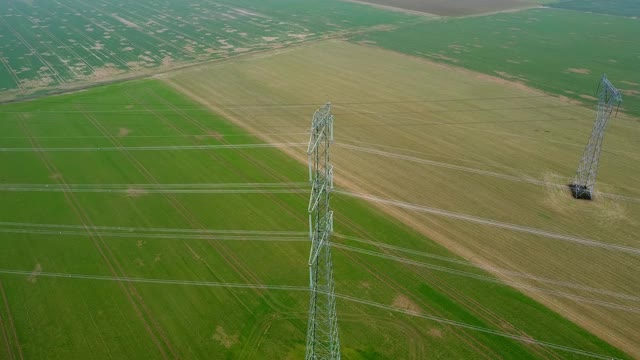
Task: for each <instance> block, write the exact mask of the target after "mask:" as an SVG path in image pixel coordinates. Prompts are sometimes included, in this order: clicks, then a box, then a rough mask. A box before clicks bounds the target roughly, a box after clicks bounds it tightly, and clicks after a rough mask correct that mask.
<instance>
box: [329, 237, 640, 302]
mask: <svg viewBox="0 0 640 360" xmlns="http://www.w3.org/2000/svg"><path fill="white" fill-rule="evenodd" d="M332 236H333V237H335V238H339V239H346V240H350V241H355V242H359V243H363V244H369V245H372V246H376V247H380V248H386V249H391V250H395V251H400V252H404V253H408V254H413V255H417V256H423V257H426V258H430V259H435V260H440V261H445V262H449V263H453V264H459V265H463V266H469V267H474V268H478V269H481V270H486V271H490V272H494V273H499V274H504V275H507V276H512V277H518V278H524V279H531V280H535V281H540V282H544V283H549V284H553V285H559V286H563V287H568V288H573V289H578V290H584V291H588V292H593V293H598V294H603V295H607V296H612V297H616V298H620V299H625V300H632V301H640V297H638V296H633V295H629V294H624V293H619V292H615V291H610V290H605V289H599V288H594V287H591V286H586V285H581V284H576V283H572V282H568V281H562V280H555V279H549V278H546V277H542V276H538V275H533V274H527V273H522V272H517V271H511V270H506V269H501V268H497V267H493V266H487V265H476V264H474V263H471V262H469V261H466V260H460V259H454V258H451V257H445V256H440V255H435V254H430V253H426V252H423V251H418V250H413V249H407V248H403V247H399V246H395V245H389V244H386V243H383V242H378V241H372V240H367V239H360V238H357V237H354V236H348V235H343V234H339V233H334V234H332ZM334 244H335V243H334ZM345 247H346V246H345ZM359 250H361V249H358V251H359ZM372 255H373V254H372ZM378 255H387V254H383V253H376V254H375V256H378ZM394 258H397V259H398V260H399V261H400V260H401V261H404V260H410V261H413V260H411V259H407V258H403V257H399V256H394ZM391 260H394V259H391Z"/></svg>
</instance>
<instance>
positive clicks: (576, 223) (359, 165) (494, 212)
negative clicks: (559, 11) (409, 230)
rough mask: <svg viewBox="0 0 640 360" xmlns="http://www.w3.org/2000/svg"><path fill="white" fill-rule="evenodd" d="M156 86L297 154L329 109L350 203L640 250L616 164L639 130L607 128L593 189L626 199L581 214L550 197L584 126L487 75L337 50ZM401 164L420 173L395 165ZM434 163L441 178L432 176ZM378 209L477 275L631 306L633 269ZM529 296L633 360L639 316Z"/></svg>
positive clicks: (356, 49) (639, 351) (580, 117)
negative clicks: (325, 106) (358, 200)
mask: <svg viewBox="0 0 640 360" xmlns="http://www.w3.org/2000/svg"><path fill="white" fill-rule="evenodd" d="M238 79H242V80H241V81H239V80H238ZM165 80H166V81H167V82H168V83H169V84H171V85H172V86H174V87H175V88H177V89H178V90H181V91H183V92H184V93H185V94H187V95H190V96H192V97H193V98H194V99H196V100H198V101H200V102H202V103H204V104H205V105H207V106H209V107H210V108H211V109H213V110H214V111H216V112H218V113H220V114H222V115H224V116H226V117H228V118H229V119H230V120H233V121H235V122H236V123H239V124H241V125H242V126H243V127H244V128H245V129H247V130H249V131H250V132H252V133H254V134H259V133H260V132H263V133H268V134H272V135H268V136H262V138H263V139H264V140H266V141H271V142H285V141H304V140H305V138H306V136H304V135H300V133H301V132H303V131H305V130H307V128H308V126H309V125H308V124H309V119H310V116H311V114H312V113H313V111H314V110H315V108H317V107H318V106H319V105H320V104H322V103H324V102H325V101H327V100H331V101H332V102H333V109H334V114H335V115H336V125H335V131H336V144H335V146H334V148H333V154H334V156H333V161H334V164H335V173H336V176H337V182H338V185H339V186H341V187H344V188H348V189H350V190H352V191H361V192H366V193H369V194H373V195H376V196H380V197H385V198H391V199H396V200H400V201H404V202H409V203H414V204H421V205H425V206H431V207H435V208H439V209H442V210H446V211H453V212H457V213H463V214H467V215H471V216H476V217H480V218H484V219H491V220H493V221H499V222H503V223H507V224H512V225H516V226H526V227H530V228H534V229H540V230H541V231H546V232H553V233H556V234H565V235H568V236H575V237H581V238H587V239H591V240H594V241H598V242H602V243H608V244H611V245H614V246H620V247H630V248H638V247H639V245H638V240H637V237H636V234H637V233H638V230H640V223H639V222H638V220H637V219H640V204H639V203H638V202H636V201H635V200H634V199H640V189H638V188H637V187H636V185H635V184H634V179H635V178H637V177H638V176H640V174H639V173H638V170H637V168H634V167H632V166H628V165H627V164H629V163H635V162H637V161H638V159H640V152H639V151H638V150H637V149H636V148H634V144H635V142H634V139H635V138H637V136H638V135H639V134H638V132H640V130H638V129H637V126H633V123H632V121H630V119H626V118H624V117H620V118H618V119H617V120H616V121H615V122H612V126H611V128H610V129H609V130H608V134H607V139H606V141H605V142H606V145H605V152H604V153H603V155H602V163H601V171H600V178H599V181H600V183H599V190H601V191H603V192H606V193H610V194H614V195H615V194H617V195H622V196H624V197H625V198H626V199H625V198H609V197H605V196H601V197H598V198H597V200H596V201H594V202H581V201H575V200H573V199H572V198H571V197H570V195H569V193H568V191H567V190H566V189H563V188H562V187H561V185H562V184H566V183H568V182H569V181H570V178H571V177H572V176H573V173H574V171H575V166H576V165H577V161H578V159H579V157H580V154H581V153H582V147H583V144H584V142H585V141H586V138H587V137H588V135H589V133H590V127H591V124H592V122H593V118H594V116H595V115H594V112H593V111H592V110H591V109H590V108H588V107H583V106H580V105H579V104H576V103H575V102H568V101H566V100H564V99H559V98H556V97H551V96H548V95H546V94H544V93H541V92H539V91H535V90H532V89H529V88H527V87H526V86H523V84H510V83H508V82H505V81H501V82H496V81H492V79H488V78H487V77H486V75H478V74H475V73H472V72H469V71H465V70H461V69H456V68H451V67H447V66H442V65H437V64H433V63H430V62H427V61H424V60H421V59H416V58H412V57H409V56H405V55H399V54H395V53H391V52H387V51H383V50H379V49H375V48H368V47H363V46H356V45H351V44H346V43H342V42H326V43H321V44H314V45H310V46H307V47H303V48H299V49H296V50H292V51H289V52H286V53H281V54H277V55H274V56H271V57H256V58H250V57H249V58H246V59H243V60H240V61H238V62H236V63H230V64H220V65H212V66H210V67H206V68H202V69H192V70H188V71H184V72H182V73H179V74H174V75H171V76H169V77H168V78H166V79H165ZM290 134H297V135H290ZM341 145H342V146H341ZM354 147H360V148H365V149H369V150H374V151H375V152H373V153H371V152H363V151H358V150H356V149H354ZM384 153H388V154H391V156H384V155H381V154H384ZM406 157H412V158H418V159H423V160H425V161H424V162H416V161H406ZM300 160H301V161H305V159H300ZM435 162H437V163H440V164H448V165H450V166H448V167H446V166H433V163H435ZM459 168H468V169H469V168H470V169H475V170H477V172H469V171H460V170H459ZM487 173H494V174H502V175H504V176H503V177H496V176H487ZM514 179H522V180H523V181H514ZM557 185H560V187H559V186H557ZM376 206H378V207H380V208H382V209H384V210H385V211H387V212H388V213H389V214H391V215H393V216H395V217H396V218H399V219H401V220H402V221H403V222H405V223H406V224H409V225H411V226H412V227H414V228H416V229H417V230H419V231H421V232H423V233H424V234H426V235H428V236H429V237H431V238H432V239H434V240H436V241H438V242H439V243H440V244H443V245H444V246H446V247H448V248H449V249H450V250H452V251H454V252H456V253H457V254H459V255H461V256H463V257H465V258H467V259H469V260H471V261H473V262H474V263H476V264H482V265H485V266H495V267H499V268H503V269H509V270H512V271H518V272H523V273H527V274H532V275H535V276H541V277H546V278H550V279H555V280H558V281H560V282H563V281H571V282H573V283H578V284H581V285H584V286H588V287H591V288H596V289H600V290H605V291H609V292H615V293H618V294H630V295H634V294H640V285H639V284H638V282H637V281H636V279H637V277H638V275H640V270H639V269H638V267H637V263H638V260H639V256H637V255H634V254H630V253H625V252H620V251H614V250H610V249H602V248H594V247H589V246H584V245H583V244H578V243H569V242H563V241H558V239H557V238H555V239H554V238H552V237H548V236H541V235H539V234H533V233H521V232H514V231H512V230H509V229H506V228H496V227H492V226H488V225H486V224H474V223H469V222H464V221H460V220H457V219H450V218H444V217H438V216H434V215H432V214H426V213H421V212H417V211H412V210H407V209H401V208H397V207H394V206H391V205H385V204H377V205H376ZM495 275H496V276H498V277H500V278H502V279H504V280H510V277H509V276H505V275H504V274H499V273H496V274H495ZM520 280H521V279H520ZM527 283H528V284H530V285H532V286H538V287H542V288H547V289H549V290H558V291H564V292H568V293H570V294H573V295H574V296H576V297H584V298H589V299H596V300H598V301H606V302H611V303H614V304H619V305H620V306H627V307H633V308H637V307H638V303H637V301H636V300H633V299H628V298H627V299H621V298H619V297H618V298H615V297H611V296H610V295H606V294H604V293H597V294H596V293H592V292H590V291H587V290H580V289H575V288H574V289H566V288H564V287H563V286H562V285H559V284H558V285H550V284H548V283H541V282H539V281H536V280H533V279H529V280H527ZM527 293H528V295H530V296H531V297H533V298H535V299H537V300H538V301H541V302H542V303H544V304H545V305H547V306H548V307H550V308H552V309H554V310H556V311H558V312H560V313H561V314H562V315H564V316H565V317H567V318H569V319H571V320H572V321H575V322H577V323H578V324H580V325H582V326H584V327H585V328H587V329H588V330H590V331H592V332H593V333H595V334H597V335H598V336H600V337H602V338H603V339H605V340H607V341H609V342H611V343H612V344H614V345H616V346H618V347H620V348H621V349H623V350H625V351H627V352H629V353H630V354H632V355H640V347H638V344H640V334H638V333H637V332H636V331H634V329H637V328H638V326H640V315H639V314H638V313H633V312H631V313H630V312H626V311H621V310H618V309H612V308H607V307H602V306H599V305H597V304H594V303H588V302H580V301H575V299H568V298H560V297H556V296H553V295H549V294H547V293H540V292H532V291H527Z"/></svg>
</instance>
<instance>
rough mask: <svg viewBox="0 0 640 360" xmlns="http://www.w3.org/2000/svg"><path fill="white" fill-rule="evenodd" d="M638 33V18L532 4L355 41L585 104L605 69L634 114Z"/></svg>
mask: <svg viewBox="0 0 640 360" xmlns="http://www.w3.org/2000/svg"><path fill="white" fill-rule="evenodd" d="M469 34H473V35H469ZM638 35H640V23H638V21H637V20H634V19H630V18H622V17H619V18H612V17H610V16H603V15H599V14H588V13H583V12H567V11H563V10H557V9H534V10H527V11H520V12H516V13H505V14H496V15H492V16H485V17H472V18H461V19H446V20H442V21H430V22H425V23H422V24H417V25H413V26H406V27H403V28H401V29H398V30H396V31H385V32H376V33H371V34H366V35H363V36H361V37H357V40H366V41H370V42H373V43H374V44H376V45H377V46H380V47H383V48H386V49H391V50H395V51H399V52H403V53H406V54H410V55H416V56H421V57H424V58H427V59H430V60H434V61H438V62H443V63H447V64H451V65H455V66H461V67H465V68H468V69H471V70H474V71H478V72H482V73H485V74H488V75H492V76H498V77H501V78H504V79H507V80H511V81H519V82H522V83H525V84H527V85H528V86H531V87H534V88H537V89H541V90H544V91H547V92H549V93H553V94H558V95H563V96H566V97H569V98H571V99H575V100H578V101H582V102H584V103H585V104H587V105H589V106H594V105H595V103H594V101H593V100H592V99H591V97H592V96H593V95H594V93H595V91H596V87H597V84H598V81H599V77H600V75H601V74H602V73H606V74H607V75H608V76H609V78H610V79H611V81H612V82H613V84H614V85H616V86H617V87H618V88H620V89H622V90H623V93H624V104H623V109H624V111H626V112H628V113H629V114H631V115H634V116H640V98H639V95H640V85H639V84H640V75H639V74H638V73H637V71H636V67H635V65H634V64H635V63H636V62H637V59H638V57H639V56H640V50H639V49H638V47H636V46H633V44H634V43H635V39H636V38H637V37H638ZM593 49H601V51H594V50H593ZM585 97H586V99H585Z"/></svg>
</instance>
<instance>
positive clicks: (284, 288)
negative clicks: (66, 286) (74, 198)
mask: <svg viewBox="0 0 640 360" xmlns="http://www.w3.org/2000/svg"><path fill="white" fill-rule="evenodd" d="M0 274H5V275H19V276H39V277H51V278H64V279H84V280H98V281H116V282H132V283H147V284H157V285H182V286H202V287H212V288H226V289H265V290H276V291H277V290H281V291H301V292H304V291H309V288H308V287H304V286H296V285H269V284H248V283H228V282H210V281H191V280H174V279H152V278H130V277H111V276H102V275H85V274H70V273H53V272H37V273H34V272H33V271H24V270H10V269H0ZM335 297H336V298H339V299H342V300H346V301H350V302H353V303H357V304H363V305H368V306H371V307H376V308H379V309H383V310H388V311H392V312H397V313H402V314H405V315H409V316H413V317H419V318H423V319H426V320H431V321H435V322H438V323H442V324H445V325H449V326H454V327H459V328H463V329H467V330H472V331H477V332H482V333H486V334H490V335H494V336H500V337H504V338H508V339H511V340H516V341H519V342H523V343H528V344H535V345H539V346H542V347H546V348H550V349H556V350H561V351H565V352H570V353H573V354H579V355H583V356H587V357H591V358H595V359H603V360H612V359H615V358H613V357H611V356H606V355H602V354H598V353H594V352H590V351H586V350H582V349H578V348H574V347H570V346H564V345H559V344H555V343H551V342H546V341H540V340H536V339H534V338H531V337H528V336H522V335H515V334H510V333H507V332H502V331H499V330H493V329H490V328H487V327H481V326H476V325H471V324H467V323H464V322H460V321H456V320H451V319H447V318H443V317H439V316H434V315H429V314H424V313H421V312H418V311H410V310H406V309H401V308H397V307H393V306H388V305H385V304H381V303H377V302H374V301H370V300H367V299H362V298H357V297H354V296H350V295H345V294H338V293H336V294H335Z"/></svg>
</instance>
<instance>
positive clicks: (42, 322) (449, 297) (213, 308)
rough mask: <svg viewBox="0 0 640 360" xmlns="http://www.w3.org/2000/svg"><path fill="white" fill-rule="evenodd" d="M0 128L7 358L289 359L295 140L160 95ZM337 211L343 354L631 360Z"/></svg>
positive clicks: (295, 312) (350, 209)
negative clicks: (264, 135)
mask: <svg viewBox="0 0 640 360" xmlns="http://www.w3.org/2000/svg"><path fill="white" fill-rule="evenodd" d="M219 100H220V101H221V102H222V101H227V99H223V98H220V99H219ZM312 110H313V106H311V105H309V106H305V107H304V108H298V109H297V113H299V114H300V119H303V118H308V116H305V114H307V113H308V112H309V111H312ZM0 114H2V115H1V116H2V122H0V126H1V129H2V134H3V135H2V144H3V146H2V148H1V151H0V159H1V161H0V166H1V172H0V173H1V174H2V175H1V177H0V178H1V181H2V184H1V186H0V191H2V199H3V206H2V213H1V214H0V215H1V216H2V223H1V224H0V229H1V233H0V247H1V251H0V263H2V267H3V268H2V269H1V270H0V281H1V284H2V285H1V288H0V290H1V292H2V299H3V304H2V306H1V307H0V318H1V319H2V320H3V325H2V330H3V334H8V335H7V336H6V337H5V343H4V344H5V345H6V346H3V347H2V349H3V351H2V353H1V354H2V355H1V356H2V357H3V358H7V359H11V358H17V357H19V354H21V355H20V356H24V358H42V357H47V358H51V359H70V358H94V359H103V358H104V359H106V358H140V357H145V358H210V357H212V356H213V357H215V358H251V359H259V358H265V359H273V358H283V359H287V358H290V359H294V358H300V357H301V356H302V354H303V351H304V336H305V333H304V330H305V329H306V307H307V300H308V295H307V293H306V291H304V289H305V287H306V286H307V284H306V279H307V276H308V275H307V267H306V261H307V256H308V240H306V237H305V235H306V234H307V232H306V227H307V217H306V205H307V204H306V203H307V201H308V189H307V188H305V185H301V182H305V180H306V172H307V170H306V167H305V166H303V165H302V164H299V163H298V162H297V161H296V160H294V159H293V158H290V157H288V156H286V155H285V154H284V153H283V152H281V150H287V151H289V152H292V153H293V154H294V156H301V155H302V154H303V153H304V152H303V149H304V147H302V148H301V147H299V146H297V145H296V144H297V143H299V142H300V141H304V140H306V135H305V134H304V133H301V134H299V135H295V136H296V138H295V142H292V143H291V144H292V145H291V147H288V148H284V149H276V148H261V147H257V146H256V144H260V143H261V142H260V140H259V139H257V138H256V137H254V136H253V135H249V134H247V133H246V132H245V131H244V130H242V129H241V128H239V127H238V126H236V125H233V124H232V123H230V122H228V121H226V120H225V119H223V118H222V117H220V116H217V115H214V114H213V113H211V112H209V111H208V110H207V109H205V108H204V107H202V106H201V105H199V104H197V103H194V102H193V101H192V100H190V99H187V98H185V97H184V96H182V95H179V94H177V93H175V92H174V91H173V90H171V89H170V88H168V87H166V86H165V85H162V84H161V83H159V82H158V81H137V82H133V83H126V84H122V85H110V86H108V87H101V88H96V89H93V90H89V91H84V92H80V93H77V94H73V95H64V96H55V97H49V98H46V99H42V100H38V101H34V102H26V103H20V104H13V105H4V106H1V107H0ZM346 120H347V119H345V120H341V121H346ZM276 131H277V132H281V131H282V132H283V134H287V135H286V136H293V134H292V132H291V131H289V130H285V129H280V130H276ZM282 136H285V135H282ZM341 136H342V135H341ZM221 145H224V146H226V147H224V146H222V147H221ZM283 146H284V145H283ZM338 171H339V172H343V171H344V170H341V169H340V170H338ZM345 175H347V174H346V173H345ZM247 184H252V185H251V187H250V188H249V190H253V191H246V190H247V187H246V186H243V185H247ZM278 184H279V185H280V186H276V185H278ZM279 190H280V191H279ZM300 190H302V191H300ZM333 206H334V209H335V211H336V230H335V231H336V235H335V239H334V243H335V246H336V247H335V249H334V258H335V267H336V268H335V271H336V274H335V277H336V280H337V292H338V293H339V294H341V296H342V297H341V300H339V303H338V306H339V313H340V330H341V338H342V344H343V355H344V358H346V359H380V358H385V359H386V358H388V359H397V358H415V359H423V358H431V357H438V356H440V355H438V354H444V356H447V357H455V358H477V357H478V356H479V355H481V356H484V357H487V358H494V357H495V356H500V357H504V358H514V359H526V358H545V357H548V356H562V357H563V358H581V357H582V356H584V354H586V353H574V352H571V351H577V350H572V349H580V351H587V352H589V354H594V353H595V354H605V355H607V356H615V357H621V358H624V357H626V356H625V355H624V354H623V353H621V352H620V351H618V350H616V349H614V348H613V347H611V346H610V345H608V344H606V343H604V342H603V341H602V340H599V339H597V338H596V337H594V336H593V335H591V334H589V333H587V332H586V331H585V330H582V329H581V328H579V327H578V326H577V325H574V324H573V323H571V322H569V321H567V320H565V319H564V318H562V317H560V316H559V315H557V314H555V313H553V312H551V311H549V310H548V309H547V308H545V307H543V306H542V305H540V304H538V303H536V302H534V301H532V300H531V299H529V298H527V297H526V296H524V295H522V294H520V293H519V292H517V291H516V290H513V289H512V288H511V287H509V286H505V285H501V284H500V283H499V282H498V283H496V282H495V278H492V277H491V276H490V275H488V274H487V273H486V272H485V271H484V270H482V269H480V268H478V267H477V266H474V264H472V263H470V262H468V261H467V260H465V259H463V258H461V257H457V256H455V255H454V254H452V253H451V252H449V251H448V250H446V249H445V248H443V247H442V246H440V245H438V244H437V243H435V242H433V241H431V240H429V239H428V238H426V237H425V236H424V235H422V234H420V233H419V232H417V231H415V230H412V229H410V228H409V227H407V226H406V225H404V224H403V223H401V222H399V221H396V220H392V219H391V218H389V217H388V216H385V214H384V213H383V212H382V211H380V210H377V209H375V208H372V207H371V206H370V205H369V204H367V203H365V202H363V201H360V200H357V199H353V198H351V197H350V196H341V195H339V194H336V196H335V199H334V204H333ZM248 218H250V219H251V221H247V219H248ZM360 239H368V240H369V241H368V242H366V241H365V242H363V240H360ZM371 241H374V242H371ZM399 259H400V260H402V261H398V260H399ZM492 279H493V280H492ZM233 284H236V285H235V286H236V288H231V286H233ZM242 284H245V285H246V287H242V286H241V285H242ZM251 284H253V285H251ZM259 285H265V286H264V287H260V286H259ZM238 287H239V288H238ZM345 296H350V297H345ZM362 301H364V302H365V305H363V304H362V303H360V302H362ZM366 304H370V305H369V306H367V305H366ZM371 304H372V305H371ZM380 306H387V307H388V306H390V307H391V308H382V309H381V308H380ZM402 312H408V313H407V314H403V313H402ZM425 316H426V317H430V318H427V319H425V318H424V317H425ZM434 317H437V318H434ZM439 319H440V320H439ZM443 319H447V321H451V320H452V321H457V323H451V322H449V323H442V322H441V321H443ZM434 320H436V321H434ZM549 323H553V324H554V328H555V329H556V330H557V331H555V332H553V333H550V332H548V331H547V325H546V324H549ZM462 325H464V326H467V328H464V327H461V326H462ZM469 325H471V326H472V327H471V328H469V327H468V326H469ZM381 329H384V331H380V330H381ZM486 331H494V332H497V335H496V333H494V334H489V333H486ZM500 334H510V336H516V337H526V338H527V339H530V338H534V339H538V340H542V341H546V342H549V343H552V345H548V344H547V345H546V346H538V345H531V344H526V343H522V342H519V341H517V340H512V339H508V338H505V337H504V335H503V336H501V335H500ZM555 343H558V344H559V345H563V346H568V348H567V349H568V350H569V351H567V349H564V350H559V349H554V348H553V347H550V346H553V344H555ZM380 344H384V346H383V347H381V346H380ZM45 354H46V355H45ZM498 354H499V355H498ZM554 354H555V355H554ZM581 354H582V355H581Z"/></svg>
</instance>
